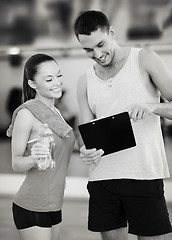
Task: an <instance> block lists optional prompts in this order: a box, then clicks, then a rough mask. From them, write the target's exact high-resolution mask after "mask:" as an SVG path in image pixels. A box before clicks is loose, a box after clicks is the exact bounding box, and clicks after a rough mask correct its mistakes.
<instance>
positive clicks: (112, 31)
mask: <svg viewBox="0 0 172 240" xmlns="http://www.w3.org/2000/svg"><path fill="white" fill-rule="evenodd" d="M109 35H110V36H112V37H114V38H116V33H115V29H114V28H113V27H112V26H110V28H109Z"/></svg>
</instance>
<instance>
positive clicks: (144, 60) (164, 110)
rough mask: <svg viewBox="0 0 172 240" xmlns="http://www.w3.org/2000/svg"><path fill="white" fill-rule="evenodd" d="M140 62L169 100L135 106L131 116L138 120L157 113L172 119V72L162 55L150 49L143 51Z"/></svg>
mask: <svg viewBox="0 0 172 240" xmlns="http://www.w3.org/2000/svg"><path fill="white" fill-rule="evenodd" d="M139 63H140V66H141V68H142V69H144V71H145V72H146V73H147V74H148V75H149V77H150V80H151V81H152V83H153V84H154V85H155V87H156V88H157V89H158V90H159V91H160V93H161V94H162V96H163V97H164V98H165V99H166V100H167V102H165V103H149V104H142V105H136V106H133V108H132V109H131V112H130V117H131V118H132V119H133V120H135V121H136V120H139V119H143V118H145V117H146V116H147V115H150V114H157V115H159V116H161V117H164V118H168V119H171V120H172V102H171V101H172V73H171V72H170V71H169V69H168V68H167V66H166V65H165V64H164V62H163V61H162V59H161V58H160V56H159V55H158V54H156V53H155V52H154V51H152V50H150V49H148V50H142V51H141V53H140V56H139Z"/></svg>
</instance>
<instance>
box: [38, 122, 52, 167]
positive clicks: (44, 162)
mask: <svg viewBox="0 0 172 240" xmlns="http://www.w3.org/2000/svg"><path fill="white" fill-rule="evenodd" d="M38 142H40V143H43V144H44V145H46V146H47V147H48V148H49V155H48V156H47V157H45V158H39V159H38V161H37V166H38V169H39V170H46V169H54V168H55V161H54V159H53V147H54V145H55V143H54V137H53V132H52V131H51V129H50V128H49V126H48V124H43V125H42V127H41V129H40V132H39V137H38Z"/></svg>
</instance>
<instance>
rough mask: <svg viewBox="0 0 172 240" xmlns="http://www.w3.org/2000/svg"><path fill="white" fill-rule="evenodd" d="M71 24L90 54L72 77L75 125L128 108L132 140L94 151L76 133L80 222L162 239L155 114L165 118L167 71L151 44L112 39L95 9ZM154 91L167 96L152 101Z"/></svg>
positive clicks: (108, 234) (170, 84)
mask: <svg viewBox="0 0 172 240" xmlns="http://www.w3.org/2000/svg"><path fill="white" fill-rule="evenodd" d="M74 28H75V34H76V37H77V39H78V40H79V42H80V43H81V45H82V47H83V49H84V50H85V52H86V54H87V56H88V57H89V58H91V59H93V60H94V61H95V64H94V66H93V67H91V68H90V69H88V71H87V72H86V73H85V74H83V75H82V76H81V77H80V79H79V80H78V86H77V88H78V90H77V92H78V102H79V109H80V112H79V119H80V124H82V123H85V122H88V121H90V120H92V119H94V118H101V117H103V116H110V115H113V114H118V113H120V112H124V111H128V112H129V114H130V118H131V123H132V127H133V130H134V134H135V138H136V143H137V145H136V147H134V148H130V149H127V150H123V151H120V152H118V153H113V154H110V155H106V156H103V157H101V156H102V154H103V151H102V150H101V149H86V148H85V146H84V145H83V142H82V140H81V139H80V141H79V145H80V147H81V148H80V152H81V154H80V155H81V158H82V160H83V162H85V163H86V164H90V171H89V182H88V186H87V187H88V191H89V194H90V200H89V220H88V228H89V230H91V231H97V232H101V236H102V239H103V240H116V239H118V240H125V239H127V234H128V233H127V231H129V233H132V234H135V235H137V236H138V239H139V240H163V239H164V237H165V234H167V233H169V232H171V231H172V227H171V224H170V221H169V216H168V211H167V207H166V203H165V200H164V190H163V179H164V178H167V177H169V170H168V164H167V159H166V154H165V151H164V143H163V138H162V132H161V125H160V116H162V117H166V118H169V119H172V103H171V102H170V101H172V76H171V74H170V72H169V71H168V69H167V67H166V66H165V65H164V63H163V62H162V60H161V59H160V57H159V56H158V55H157V54H156V53H155V52H154V51H152V50H150V49H142V48H129V47H121V46H119V45H118V44H117V42H116V35H115V31H114V28H113V27H112V26H110V24H109V21H108V19H107V17H106V16H105V15H104V14H103V13H102V12H99V11H87V12H84V13H82V14H81V15H80V16H79V17H78V18H77V19H76V22H75V26H74ZM161 94H162V96H163V97H164V98H166V100H167V101H169V102H167V103H160V95H161ZM114 144H115V143H114ZM127 226H128V228H127Z"/></svg>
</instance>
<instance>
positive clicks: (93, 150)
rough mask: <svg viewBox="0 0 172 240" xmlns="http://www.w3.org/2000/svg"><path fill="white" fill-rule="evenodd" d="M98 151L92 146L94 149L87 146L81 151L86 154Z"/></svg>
mask: <svg viewBox="0 0 172 240" xmlns="http://www.w3.org/2000/svg"><path fill="white" fill-rule="evenodd" d="M95 151H96V148H92V149H86V148H81V149H80V152H81V153H83V154H85V155H89V154H92V153H94V152H95Z"/></svg>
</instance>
